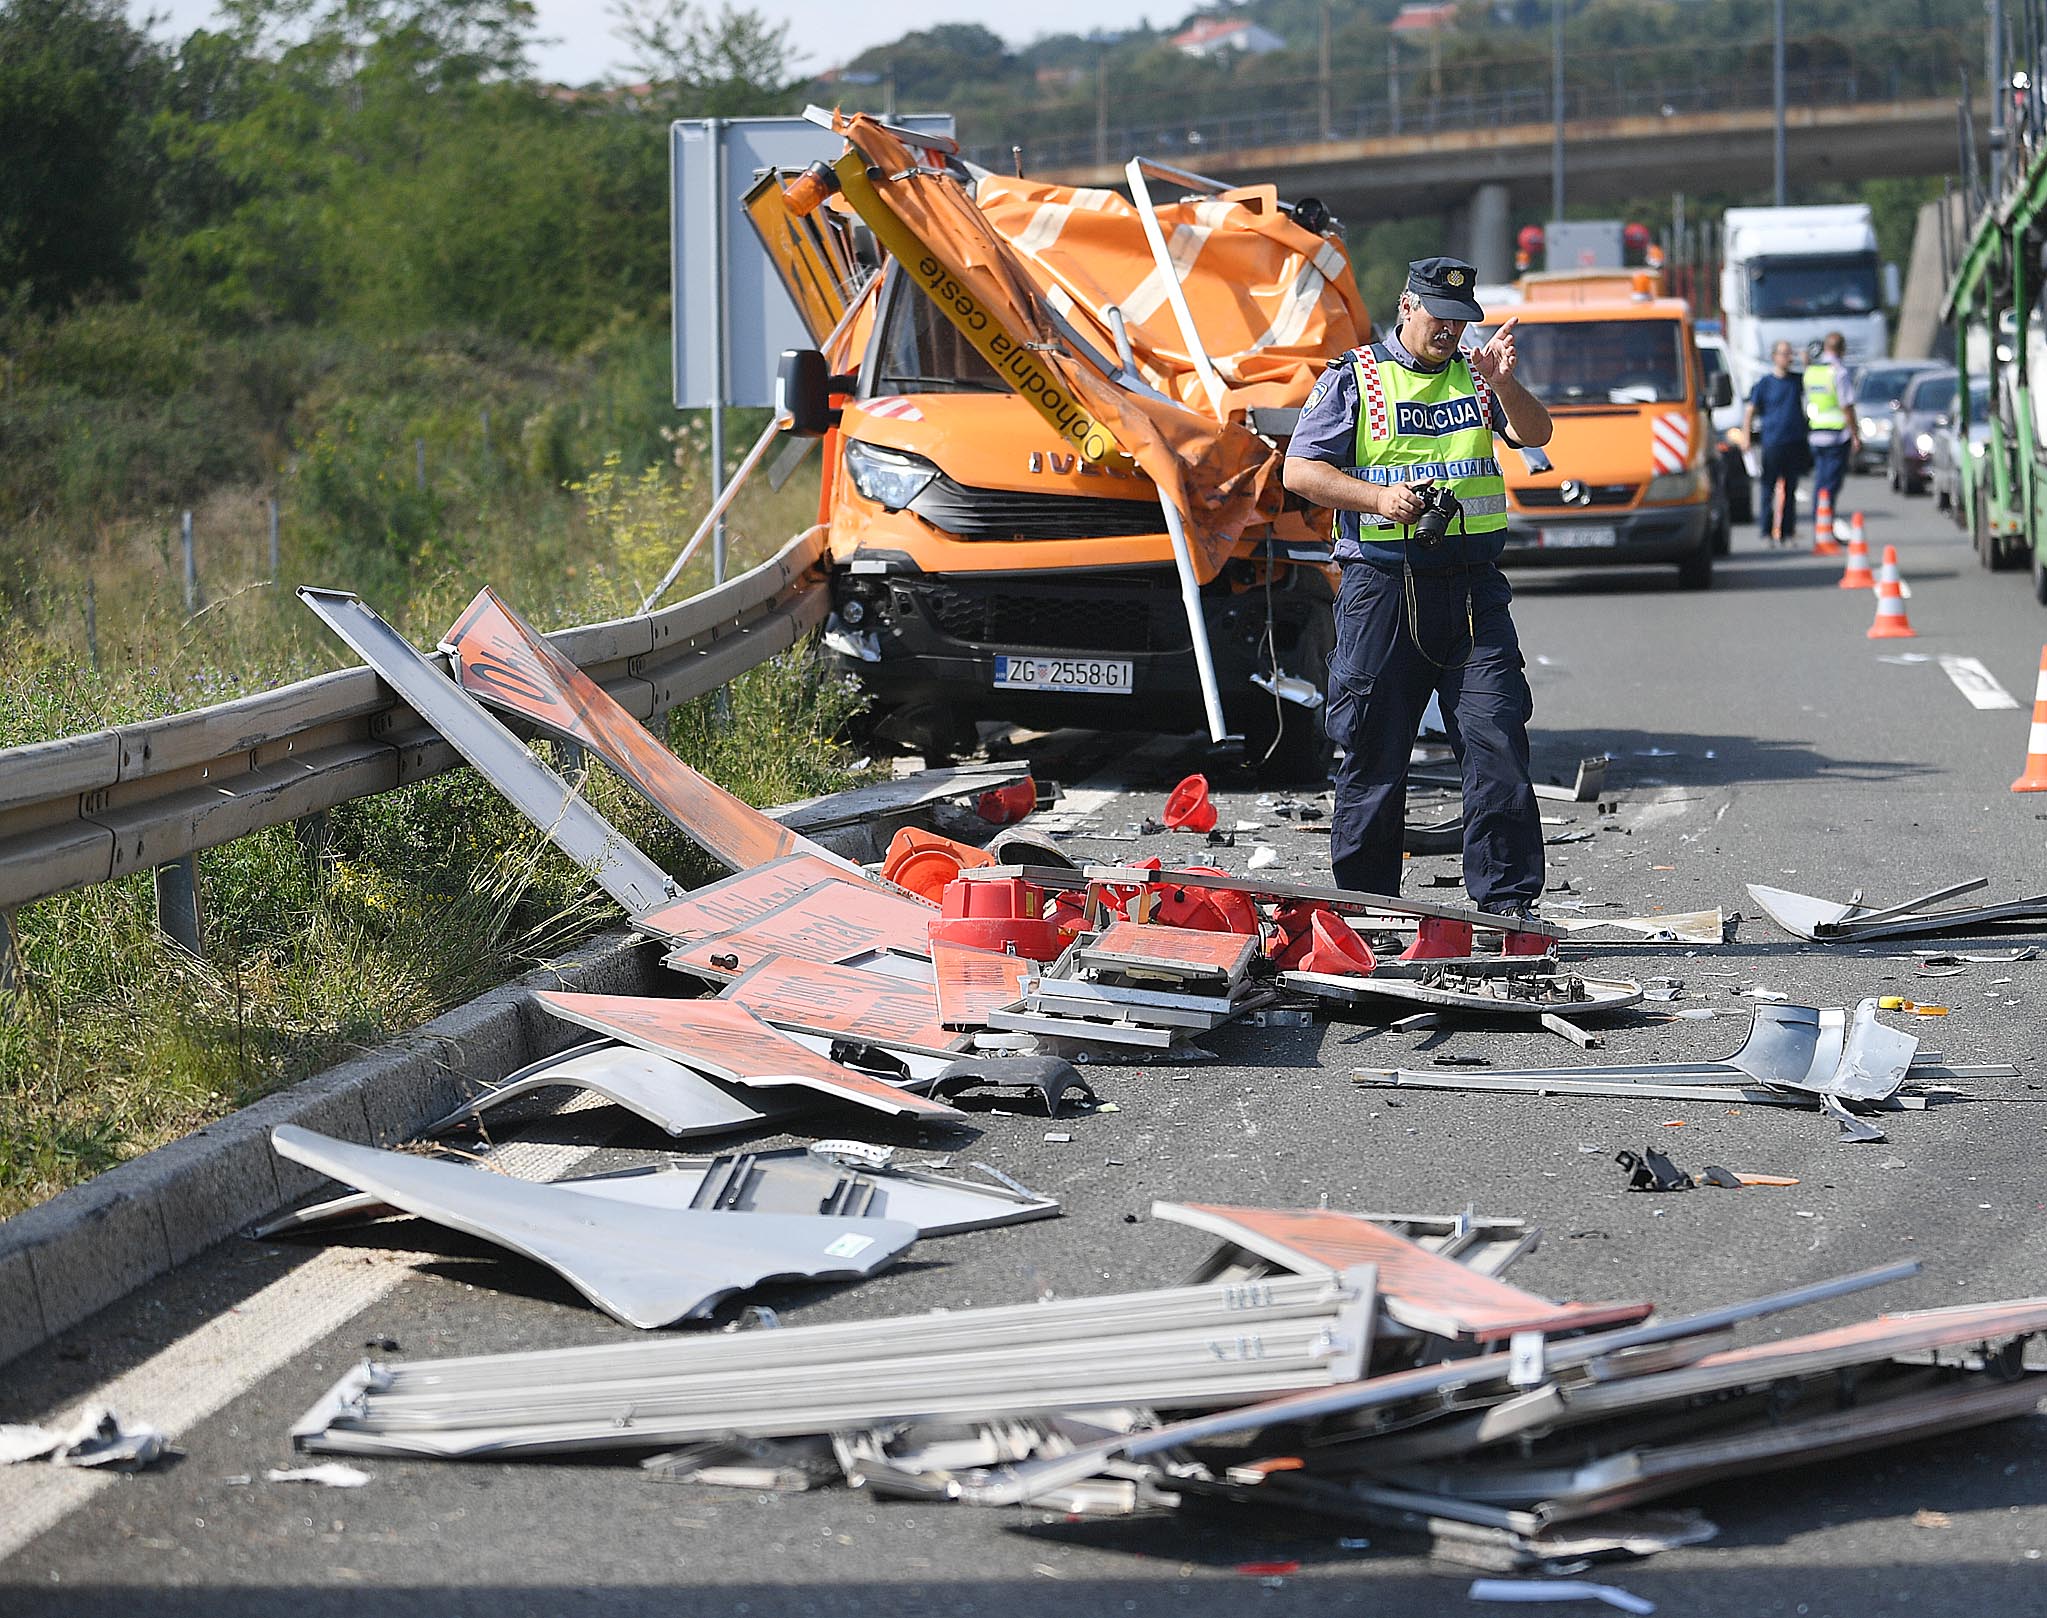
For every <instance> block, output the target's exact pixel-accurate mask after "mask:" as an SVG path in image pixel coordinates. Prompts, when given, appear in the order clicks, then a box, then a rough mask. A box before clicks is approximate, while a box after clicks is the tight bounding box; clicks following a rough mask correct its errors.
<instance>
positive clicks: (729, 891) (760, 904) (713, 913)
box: [633, 853, 917, 942]
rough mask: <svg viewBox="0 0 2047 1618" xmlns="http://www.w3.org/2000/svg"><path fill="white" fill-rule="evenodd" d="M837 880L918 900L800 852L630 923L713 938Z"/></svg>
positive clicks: (665, 933)
mask: <svg viewBox="0 0 2047 1618" xmlns="http://www.w3.org/2000/svg"><path fill="white" fill-rule="evenodd" d="M835 882H836V883H839V884H841V885H842V886H844V887H846V888H849V889H854V888H870V889H873V890H874V891H877V892H880V893H882V894H883V896H884V897H887V898H901V899H903V900H904V902H906V903H909V904H915V903H917V901H916V900H914V899H911V898H909V897H908V896H907V895H904V894H898V893H896V892H895V891H894V890H892V889H880V888H875V885H874V884H872V883H867V882H864V881H863V879H862V878H861V877H859V876H858V875H856V874H855V873H853V872H850V871H848V870H847V869H846V868H845V867H844V866H843V865H840V864H839V863H838V862H837V861H836V860H832V859H829V858H825V857H822V856H819V855H816V854H803V853H798V854H787V855H784V856H782V857H781V858H780V859H776V860H770V861H769V862H768V863H767V864H766V865H762V866H759V867H756V868H755V869H753V870H750V871H741V872H739V874H738V875H736V876H728V877H725V878H724V879H723V880H721V881H717V882H712V883H710V884H708V885H707V886H705V887H701V888H696V889H693V890H692V891H690V892H689V893H687V894H684V895H683V896H682V897H680V898H678V899H677V900H675V901H674V902H673V903H672V904H666V905H663V906H661V907H660V908H659V909H657V910H652V911H649V912H648V913H647V914H646V915H644V916H636V917H634V918H633V925H634V926H636V927H638V928H639V929H640V930H641V931H642V932H647V933H652V934H654V935H655V936H656V937H658V938H668V939H673V940H675V941H677V942H685V941H687V940H689V939H692V938H712V937H715V936H716V935H717V934H719V933H725V932H730V931H731V930H732V929H733V928H735V927H743V926H745V925H746V924H747V923H748V922H750V921H755V920H758V919H759V918H760V917H762V916H764V915H766V914H767V913H768V912H769V911H771V910H774V909H777V908H778V907H780V906H782V905H785V904H787V903H788V902H789V901H790V900H791V899H794V898H796V897H798V896H799V895H801V894H805V893H809V892H811V891H813V890H814V889H817V888H820V887H825V886H827V885H829V884H831V883H835Z"/></svg>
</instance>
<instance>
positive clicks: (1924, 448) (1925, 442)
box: [1912, 433, 1933, 455]
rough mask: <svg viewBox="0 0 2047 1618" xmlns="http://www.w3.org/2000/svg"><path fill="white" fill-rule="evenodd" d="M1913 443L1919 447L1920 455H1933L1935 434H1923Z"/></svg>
mask: <svg viewBox="0 0 2047 1618" xmlns="http://www.w3.org/2000/svg"><path fill="white" fill-rule="evenodd" d="M1912 442H1913V443H1915V444H1917V445H1918V446H1919V453H1920V454H1921V455H1931V454H1932V453H1933V434H1931V433H1921V434H1920V435H1919V436H1918V437H1917V438H1915V439H1913V440H1912Z"/></svg>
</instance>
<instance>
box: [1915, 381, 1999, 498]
mask: <svg viewBox="0 0 2047 1618" xmlns="http://www.w3.org/2000/svg"><path fill="white" fill-rule="evenodd" d="M1931 435H1932V439H1933V453H1932V455H1931V456H1929V457H1928V465H1927V470H1926V482H1927V486H1928V487H1929V488H1930V489H1931V490H1932V491H1933V504H1934V508H1935V509H1936V510H1938V511H1945V512H1946V513H1947V514H1948V515H1949V516H1950V517H1952V518H1954V520H1955V521H1956V522H1957V523H1966V522H1967V521H1968V514H1967V508H1966V507H1965V506H1964V505H1963V503H1962V424H1961V422H1959V421H1958V420H1956V419H1955V415H1954V410H1953V402H1952V400H1951V401H1950V403H1949V408H1948V410H1947V411H1946V412H1945V413H1944V414H1942V415H1939V416H1936V417H1935V418H1934V421H1933V426H1932V428H1931ZM1989 446H1990V384H1989V382H1988V381H1987V380H1985V381H1979V382H1974V383H1971V384H1970V386H1969V454H1970V456H1971V457H1972V458H1974V459H1975V460H1979V461H1980V460H1982V459H1983V457H1984V455H1985V453H1987V451H1988V449H1989Z"/></svg>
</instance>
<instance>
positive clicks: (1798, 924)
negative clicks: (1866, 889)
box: [1748, 876, 2047, 943]
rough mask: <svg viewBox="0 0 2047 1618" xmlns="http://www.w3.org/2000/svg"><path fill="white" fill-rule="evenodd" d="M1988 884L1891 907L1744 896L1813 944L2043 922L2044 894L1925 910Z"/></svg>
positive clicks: (1788, 895) (1798, 896)
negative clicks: (1973, 907)
mask: <svg viewBox="0 0 2047 1618" xmlns="http://www.w3.org/2000/svg"><path fill="white" fill-rule="evenodd" d="M1989 885H1990V879H1989V878H1988V877H1981V876H1979V877H1973V878H1971V879H1970V880H1968V881H1966V882H1956V883H1953V884H1951V885H1950V886H1948V887H1945V888H1935V889H1934V890H1933V891H1932V892H1931V893H1922V894H1920V895H1919V896H1918V897H1917V898H1916V899H1906V900H1902V901H1901V902H1899V903H1897V904H1892V905H1882V906H1878V907H1865V906H1864V905H1863V903H1862V900H1861V895H1860V893H1859V892H1858V893H1857V894H1856V896H1855V897H1853V898H1851V899H1850V900H1849V901H1848V902H1847V903H1846V904H1841V903H1839V902H1837V901H1835V900H1832V899H1815V898H1813V897H1812V896H1811V895H1810V894H1804V893H1792V892H1790V891H1788V890H1787V889H1784V888H1769V887H1763V886H1761V885H1759V884H1757V883H1754V882H1751V883H1750V884H1749V885H1748V891H1749V897H1750V898H1752V899H1754V900H1755V902H1756V903H1757V904H1759V905H1761V906H1762V907H1763V909H1764V910H1765V911H1767V912H1768V913H1769V916H1770V919H1771V920H1772V921H1774V922H1776V924H1777V925H1778V926H1780V927H1782V928H1783V929H1784V930H1785V931H1786V932H1787V933H1790V934H1792V935H1793V936H1794V937H1797V938H1804V939H1808V940H1811V941H1813V942H1815V943H1825V942H1828V941H1832V940H1841V939H1851V938H1901V937H1905V936H1907V935H1909V934H1913V933H1946V932H1960V931H1964V930H1966V929H1969V928H1972V927H1980V926H1985V925H1988V924H1990V923H1994V922H2001V921H2042V920H2047V894H2034V895H2033V896H2032V897H2030V898H2026V899H2013V900H2008V901H2006V902H2005V903H2002V904H1994V905H1982V906H1979V907H1977V908H1975V909H1970V910H1929V909H1927V906H1929V905H1935V904H1939V903H1940V902H1941V901H1942V900H1944V899H1953V898H1958V897H1959V896H1960V895H1962V894H1964V893H1974V892H1975V891H1976V890H1977V889H1979V888H1985V887H1988V886H1989Z"/></svg>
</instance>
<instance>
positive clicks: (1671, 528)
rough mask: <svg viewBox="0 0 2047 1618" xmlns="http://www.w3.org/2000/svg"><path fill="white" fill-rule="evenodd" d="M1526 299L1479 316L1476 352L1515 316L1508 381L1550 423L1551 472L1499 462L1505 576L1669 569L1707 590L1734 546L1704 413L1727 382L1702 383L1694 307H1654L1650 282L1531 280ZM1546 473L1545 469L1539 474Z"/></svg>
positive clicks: (1551, 276)
mask: <svg viewBox="0 0 2047 1618" xmlns="http://www.w3.org/2000/svg"><path fill="white" fill-rule="evenodd" d="M1520 292H1521V301H1520V302H1518V303H1502V304H1499V305H1497V306H1495V307H1493V308H1491V309H1489V310H1488V311H1487V313H1488V316H1489V317H1490V318H1489V321H1488V324H1487V325H1486V326H1484V327H1478V328H1474V330H1473V333H1472V340H1473V341H1474V342H1478V343H1483V342H1484V341H1485V340H1486V338H1487V337H1488V336H1490V335H1491V333H1492V331H1493V330H1496V329H1497V328H1498V326H1499V325H1500V323H1502V322H1503V321H1504V320H1506V319H1508V318H1510V317H1518V320H1519V324H1518V325H1516V327H1515V328H1514V331H1515V337H1516V339H1517V346H1518V348H1519V352H1520V368H1519V370H1518V372H1517V373H1516V374H1517V375H1518V376H1519V377H1520V379H1521V380H1522V382H1524V383H1525V384H1526V385H1527V386H1528V388H1529V390H1530V391H1531V392H1533V393H1534V394H1535V396H1536V397H1537V398H1538V399H1540V400H1541V401H1542V402H1543V404H1544V405H1545V406H1547V407H1548V409H1549V413H1550V416H1551V418H1552V419H1553V420H1554V421H1555V423H1556V435H1555V436H1554V437H1553V438H1552V439H1551V440H1550V443H1549V446H1548V451H1547V457H1546V458H1547V462H1548V464H1547V466H1544V465H1543V464H1542V463H1543V460H1544V457H1542V456H1537V457H1535V458H1534V459H1535V466H1529V465H1527V464H1526V463H1525V462H1523V461H1522V460H1521V458H1520V457H1512V456H1510V457H1508V458H1506V459H1505V460H1504V461H1503V462H1502V466H1503V468H1504V470H1505V471H1506V479H1507V513H1508V516H1507V543H1506V549H1505V551H1504V553H1503V554H1502V556H1501V558H1500V559H1501V561H1502V562H1503V563H1505V564H1508V565H1515V564H1520V565H1538V566H1555V567H1591V566H1617V567H1639V566H1644V565H1648V564H1652V563H1674V564H1675V565H1676V567H1677V575H1678V582H1679V583H1680V584H1681V585H1683V586H1684V587H1685V588H1686V589H1691V590H1703V589H1706V588H1708V587H1709V586H1710V585H1711V584H1712V582H1713V558H1714V557H1715V556H1716V555H1725V554H1726V552H1727V543H1728V516H1727V502H1726V499H1725V496H1724V494H1723V492H1722V490H1721V488H1720V482H1719V467H1718V461H1717V459H1716V457H1715V455H1714V445H1713V442H1712V431H1711V422H1710V420H1709V415H1710V411H1711V409H1712V407H1713V406H1714V405H1715V404H1716V403H1724V402H1725V401H1724V399H1722V398H1720V397H1719V395H1720V394H1721V393H1724V391H1725V390H1726V387H1727V379H1726V378H1725V377H1724V376H1718V377H1715V378H1714V379H1713V386H1710V387H1709V385H1708V383H1707V380H1706V376H1705V372H1704V370H1703V368H1702V367H1701V365H1700V362H1699V356H1698V352H1697V348H1696V345H1695V343H1694V339H1693V332H1692V314H1691V307H1690V305H1688V304H1687V303H1685V302H1684V301H1683V300H1682V299H1679V298H1667V297H1663V296H1661V295H1660V287H1659V286H1658V277H1657V276H1656V275H1655V273H1654V272H1653V271H1629V270H1587V271H1559V272H1552V273H1547V274H1540V275H1530V276H1527V277H1525V278H1524V279H1523V280H1522V282H1521V283H1520ZM1538 468H1540V469H1538Z"/></svg>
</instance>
